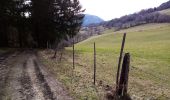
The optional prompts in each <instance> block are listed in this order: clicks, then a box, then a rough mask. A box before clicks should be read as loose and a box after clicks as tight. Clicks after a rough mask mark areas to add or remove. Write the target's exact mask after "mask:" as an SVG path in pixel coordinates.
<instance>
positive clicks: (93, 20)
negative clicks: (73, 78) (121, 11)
mask: <svg viewBox="0 0 170 100" xmlns="http://www.w3.org/2000/svg"><path fill="white" fill-rule="evenodd" d="M103 21H104V20H103V19H102V18H100V17H98V16H96V15H91V14H85V17H84V19H83V26H88V25H90V24H98V23H101V22H103Z"/></svg>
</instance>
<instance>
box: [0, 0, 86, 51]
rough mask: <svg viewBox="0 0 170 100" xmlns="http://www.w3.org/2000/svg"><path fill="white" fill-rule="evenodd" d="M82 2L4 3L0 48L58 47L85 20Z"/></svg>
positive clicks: (0, 0) (0, 1)
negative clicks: (48, 45)
mask: <svg viewBox="0 0 170 100" xmlns="http://www.w3.org/2000/svg"><path fill="white" fill-rule="evenodd" d="M83 12H84V10H83V9H82V7H81V5H80V3H79V0H0V47H20V48H23V47H31V48H32V47H33V48H45V47H46V46H47V44H50V45H51V46H53V47H55V46H54V45H57V44H58V43H59V42H60V41H61V40H68V39H69V38H73V37H74V36H75V35H76V34H77V32H78V31H79V29H80V27H81V24H82V19H83V17H84V14H83Z"/></svg>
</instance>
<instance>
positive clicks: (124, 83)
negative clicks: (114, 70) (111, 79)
mask: <svg viewBox="0 0 170 100" xmlns="http://www.w3.org/2000/svg"><path fill="white" fill-rule="evenodd" d="M129 65H130V54H129V53H126V54H125V56H124V59H123V64H122V70H121V75H120V80H119V87H118V91H117V94H118V95H119V96H122V97H123V96H125V95H126V94H127V89H128V77H129Z"/></svg>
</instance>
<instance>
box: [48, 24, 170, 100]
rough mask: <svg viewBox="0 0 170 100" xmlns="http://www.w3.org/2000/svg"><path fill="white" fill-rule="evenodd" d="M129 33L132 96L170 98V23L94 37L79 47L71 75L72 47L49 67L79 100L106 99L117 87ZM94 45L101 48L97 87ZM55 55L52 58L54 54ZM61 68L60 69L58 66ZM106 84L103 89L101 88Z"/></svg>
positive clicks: (130, 89)
mask: <svg viewBox="0 0 170 100" xmlns="http://www.w3.org/2000/svg"><path fill="white" fill-rule="evenodd" d="M124 32H127V39H126V44H125V52H130V53H131V66H130V79H129V93H130V95H131V96H132V97H134V98H135V97H140V98H144V99H147V98H157V99H167V98H166V97H169V98H170V73H169V71H170V46H169V45H170V24H146V25H142V26H137V27H133V28H130V29H126V30H121V31H118V32H112V31H111V30H108V31H106V34H103V35H100V36H95V37H91V38H90V39H88V40H85V41H83V42H81V43H78V44H76V46H75V49H76V60H75V61H76V63H75V70H74V74H72V73H71V69H70V68H71V67H72V63H71V62H72V60H71V59H72V55H71V48H67V49H66V51H65V52H64V58H63V60H62V61H61V62H60V63H54V62H53V61H50V60H48V57H46V60H47V61H46V62H48V65H49V64H51V67H50V68H49V69H50V70H52V72H54V73H55V74H56V75H57V78H59V79H60V80H61V81H62V82H64V84H65V85H66V86H67V88H68V89H69V91H70V92H71V93H72V95H73V96H74V97H75V98H77V99H78V100H79V99H82V100H83V99H85V98H88V99H89V100H95V99H99V98H100V99H102V98H103V95H104V90H103V88H104V87H105V86H106V85H111V86H114V85H115V77H116V76H115V75H116V70H117V61H118V57H119V51H120V45H121V40H122V35H123V34H121V33H124ZM93 42H96V47H97V86H96V87H94V86H93V84H92V82H93V80H92V76H93ZM50 56H51V55H50ZM56 66H57V67H56ZM99 81H102V86H99V84H98V83H99Z"/></svg>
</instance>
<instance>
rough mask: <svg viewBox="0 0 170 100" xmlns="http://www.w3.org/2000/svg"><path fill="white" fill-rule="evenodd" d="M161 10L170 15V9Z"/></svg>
mask: <svg viewBox="0 0 170 100" xmlns="http://www.w3.org/2000/svg"><path fill="white" fill-rule="evenodd" d="M159 12H160V13H162V14H166V15H170V9H165V10H162V11H159Z"/></svg>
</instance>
